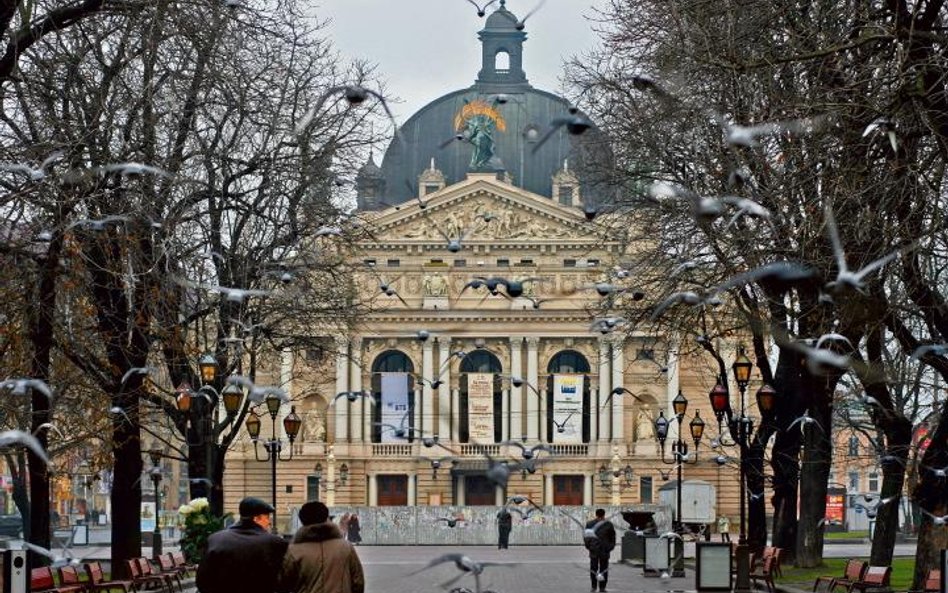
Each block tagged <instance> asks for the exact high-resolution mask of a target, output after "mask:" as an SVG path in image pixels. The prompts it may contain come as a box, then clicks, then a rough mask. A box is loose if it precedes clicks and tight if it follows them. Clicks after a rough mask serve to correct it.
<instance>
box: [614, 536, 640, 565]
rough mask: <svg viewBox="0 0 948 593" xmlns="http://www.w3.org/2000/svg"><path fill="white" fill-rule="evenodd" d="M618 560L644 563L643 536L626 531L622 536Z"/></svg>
mask: <svg viewBox="0 0 948 593" xmlns="http://www.w3.org/2000/svg"><path fill="white" fill-rule="evenodd" d="M620 560H638V561H639V562H644V561H645V536H643V535H640V534H637V533H632V532H631V531H626V532H625V533H624V534H623V535H622V555H621V558H620Z"/></svg>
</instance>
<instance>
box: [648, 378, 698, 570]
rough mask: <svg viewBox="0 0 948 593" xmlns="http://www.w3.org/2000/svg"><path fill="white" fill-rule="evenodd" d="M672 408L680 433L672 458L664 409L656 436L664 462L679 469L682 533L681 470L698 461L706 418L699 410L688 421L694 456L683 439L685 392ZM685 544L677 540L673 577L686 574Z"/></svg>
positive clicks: (678, 519) (677, 529)
mask: <svg viewBox="0 0 948 593" xmlns="http://www.w3.org/2000/svg"><path fill="white" fill-rule="evenodd" d="M672 409H673V410H674V411H675V417H674V418H672V420H676V421H677V422H678V433H677V436H676V437H675V441H674V442H673V443H672V458H671V459H665V440H666V439H668V427H669V425H670V424H671V421H669V420H668V419H666V418H665V412H664V410H662V411H661V412H659V415H658V418H656V419H655V436H656V438H657V439H658V444H659V445H660V447H661V450H662V455H661V460H662V463H666V464H669V465H671V464H674V465H675V466H676V467H677V470H678V487H677V500H676V508H677V510H676V513H675V524H674V531H675V533H679V534H680V533H681V532H682V531H683V522H682V517H681V491H682V477H681V470H682V467H683V466H684V465H685V464H686V463H692V464H694V463H697V462H698V445H699V444H700V443H701V437H702V436H703V435H704V420H702V419H701V415H700V413H698V412H695V417H694V418H692V419H691V422H689V423H688V429H689V430H690V432H691V438H692V440H694V442H695V454H694V456H692V457H689V455H688V443H686V442H685V441H683V440H682V438H681V431H682V429H683V426H682V425H683V424H684V421H685V412H686V411H688V399H687V398H685V396H684V394H683V393H682V392H681V391H679V392H678V395H677V396H675V399H673V400H672ZM683 547H684V544H683V542H682V541H681V540H680V539H676V540H675V566H674V567H673V568H672V576H673V577H683V576H685V563H684V557H683V556H684V554H683V553H682V552H683Z"/></svg>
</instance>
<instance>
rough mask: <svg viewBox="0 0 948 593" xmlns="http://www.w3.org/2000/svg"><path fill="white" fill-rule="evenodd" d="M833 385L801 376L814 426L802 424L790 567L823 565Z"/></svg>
mask: <svg viewBox="0 0 948 593" xmlns="http://www.w3.org/2000/svg"><path fill="white" fill-rule="evenodd" d="M836 383H837V381H836V380H834V378H833V377H829V376H826V377H823V376H813V375H810V374H807V375H806V376H805V380H804V385H805V386H806V388H807V391H808V392H809V393H811V394H813V397H812V398H811V399H810V407H809V410H810V416H811V417H812V418H813V419H815V420H816V423H818V424H819V426H816V423H809V424H807V423H804V424H802V425H801V428H800V429H797V428H793V429H792V430H802V431H803V433H804V435H803V441H804V445H803V450H804V452H803V458H802V460H801V464H800V465H801V470H800V523H799V530H798V531H797V555H796V562H795V563H794V566H798V567H800V568H813V567H817V566H820V565H822V564H823V522H824V520H825V518H826V488H827V484H828V482H829V474H830V464H831V463H832V461H833V459H832V455H833V444H832V441H831V440H830V435H831V434H832V432H833V428H832V426H833V424H832V423H833V408H832V398H831V397H830V395H831V394H832V393H833V390H834V388H835V385H836Z"/></svg>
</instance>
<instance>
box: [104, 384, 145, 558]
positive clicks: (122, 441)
mask: <svg viewBox="0 0 948 593" xmlns="http://www.w3.org/2000/svg"><path fill="white" fill-rule="evenodd" d="M135 399H136V398H135V397H133V396H132V395H119V396H116V397H113V399H112V401H113V405H115V406H119V407H121V408H122V409H123V410H126V413H125V414H124V415H116V417H115V418H114V420H113V421H112V438H113V439H114V444H113V446H112V452H113V454H114V458H115V467H114V474H113V481H112V556H111V560H112V571H113V573H114V574H121V575H124V576H128V575H127V574H126V572H125V561H126V560H128V559H129V558H138V557H139V556H141V555H142V540H141V528H140V525H141V506H142V486H141V478H142V471H143V469H144V468H143V463H142V448H141V440H140V432H139V431H140V425H139V417H138V406H137V405H135V404H137V401H135Z"/></svg>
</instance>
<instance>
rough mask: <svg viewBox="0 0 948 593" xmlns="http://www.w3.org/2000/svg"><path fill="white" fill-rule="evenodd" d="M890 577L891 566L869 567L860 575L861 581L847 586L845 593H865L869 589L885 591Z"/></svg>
mask: <svg viewBox="0 0 948 593" xmlns="http://www.w3.org/2000/svg"><path fill="white" fill-rule="evenodd" d="M891 576H892V567H891V566H870V567H869V568H867V569H866V572H864V573H863V574H862V579H860V580H858V581H856V582H855V583H852V584H851V585H849V587H848V588H847V589H846V593H852V592H853V591H861V592H862V593H867V591H869V590H870V589H887V588H888V587H889V579H890V578H891Z"/></svg>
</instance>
